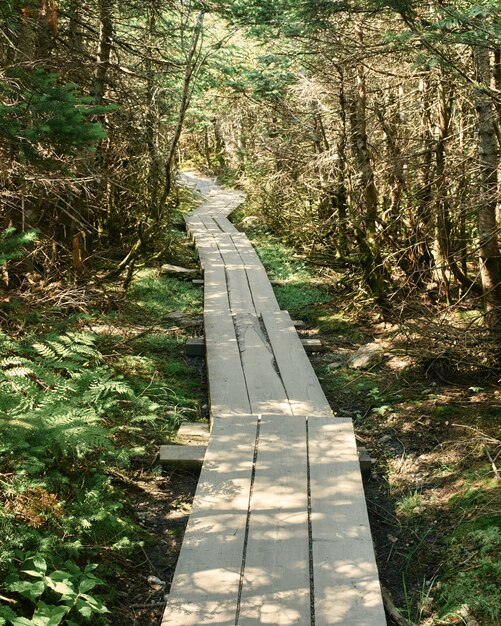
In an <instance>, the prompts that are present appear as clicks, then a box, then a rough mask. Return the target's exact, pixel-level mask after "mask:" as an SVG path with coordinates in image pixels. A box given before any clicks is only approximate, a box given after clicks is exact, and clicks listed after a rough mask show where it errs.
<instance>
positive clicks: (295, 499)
mask: <svg viewBox="0 0 501 626" xmlns="http://www.w3.org/2000/svg"><path fill="white" fill-rule="evenodd" d="M183 179H184V180H183V182H184V183H185V184H186V185H188V186H190V187H191V188H193V189H195V190H197V191H198V192H199V193H200V194H201V196H202V203H201V206H200V207H199V208H197V209H196V210H195V211H193V213H192V214H190V215H189V216H188V217H187V219H186V222H187V227H188V230H189V232H190V233H191V235H192V237H193V238H194V240H195V243H196V245H197V248H198V250H199V253H200V261H201V265H202V268H203V270H204V289H205V291H204V324H205V342H206V352H207V354H206V358H207V367H208V379H209V391H210V404H211V416H212V424H213V425H212V430H211V437H210V441H209V445H208V449H207V453H206V456H205V461H204V465H203V468H202V473H201V476H200V480H199V484H198V488H197V493H196V495H195V499H194V503H193V510H192V513H191V515H190V521H189V523H188V527H187V529H186V534H185V537H184V541H183V547H182V549H181V553H180V556H179V560H178V564H177V568H176V573H175V576H174V580H173V582H172V587H171V593H170V596H169V601H168V603H167V608H166V610H165V614H164V617H163V621H162V626H202V625H205V624H213V625H215V624H217V625H220V626H222V625H225V626H237V625H238V626H244V625H245V626H250V625H257V624H277V625H284V626H288V625H292V624H300V625H302V626H324V625H330V624H343V625H345V626H355V625H356V626H380V625H383V624H386V620H385V616H384V610H383V605H382V600H381V593H380V587H379V580H378V576H377V568H376V564H375V559H374V551H373V546H372V540H371V535H370V528H369V522H368V517H367V510H366V506H365V499H364V492H363V486H362V481H361V476H360V469H359V463H358V455H357V449H356V444H355V437H354V433H353V427H352V423H351V420H349V419H340V418H334V417H333V414H332V411H331V409H330V407H329V403H328V402H327V399H326V398H325V395H324V393H323V391H322V388H321V386H320V383H319V382H318V379H317V378H316V376H315V373H314V371H313V368H312V367H311V364H310V362H309V360H308V357H307V356H306V353H305V352H304V349H303V346H302V344H301V341H300V339H299V338H298V336H297V333H296V331H295V328H294V325H293V323H292V321H291V318H290V316H289V314H288V313H287V312H286V311H281V310H280V308H279V306H278V303H277V301H276V298H275V295H274V293H273V289H272V287H271V285H270V282H269V280H268V278H267V275H266V272H265V270H264V267H263V265H262V264H261V262H260V260H259V258H258V256H257V254H256V253H255V251H254V249H253V248H252V246H251V244H250V243H249V241H248V240H247V238H246V237H245V236H244V235H243V234H242V233H240V232H239V231H238V230H237V229H236V228H235V227H234V226H233V225H232V224H231V223H230V222H229V220H228V219H227V217H228V215H229V214H230V213H231V212H232V211H234V210H235V209H236V208H237V207H238V206H239V205H240V204H241V203H242V202H243V200H244V196H243V194H241V193H239V192H237V191H231V190H230V191H228V190H223V189H222V188H220V187H218V186H217V185H216V184H215V183H214V182H212V181H210V180H208V179H204V178H202V177H200V176H198V175H195V174H190V173H185V174H184V175H183Z"/></svg>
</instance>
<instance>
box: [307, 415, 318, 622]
mask: <svg viewBox="0 0 501 626" xmlns="http://www.w3.org/2000/svg"><path fill="white" fill-rule="evenodd" d="M305 421H306V484H307V490H308V558H309V565H310V622H311V626H315V622H316V618H315V565H314V563H313V525H312V521H311V517H312V512H311V471H310V431H309V423H308V418H306V420H305Z"/></svg>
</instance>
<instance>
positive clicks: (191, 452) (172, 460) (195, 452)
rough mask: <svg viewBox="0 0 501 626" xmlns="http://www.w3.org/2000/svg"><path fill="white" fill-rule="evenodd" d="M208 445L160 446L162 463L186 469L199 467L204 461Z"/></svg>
mask: <svg viewBox="0 0 501 626" xmlns="http://www.w3.org/2000/svg"><path fill="white" fill-rule="evenodd" d="M205 449H206V446H204V445H191V446H174V445H170V446H160V463H161V464H162V465H175V466H179V467H183V468H186V469H193V468H197V467H198V468H199V467H200V465H202V463H203V462H204V456H205Z"/></svg>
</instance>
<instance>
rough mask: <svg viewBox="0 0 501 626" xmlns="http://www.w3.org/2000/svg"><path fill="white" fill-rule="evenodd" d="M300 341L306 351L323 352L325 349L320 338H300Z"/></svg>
mask: <svg viewBox="0 0 501 626" xmlns="http://www.w3.org/2000/svg"><path fill="white" fill-rule="evenodd" d="M301 343H302V344H303V348H304V349H305V351H306V352H308V353H311V352H325V351H326V349H327V348H326V347H325V346H324V344H323V343H322V341H321V340H320V339H301Z"/></svg>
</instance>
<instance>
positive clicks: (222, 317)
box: [204, 311, 253, 416]
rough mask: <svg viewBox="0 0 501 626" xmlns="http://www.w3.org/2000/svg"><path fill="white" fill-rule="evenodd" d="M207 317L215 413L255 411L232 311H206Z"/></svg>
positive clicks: (207, 356) (208, 356) (218, 414)
mask: <svg viewBox="0 0 501 626" xmlns="http://www.w3.org/2000/svg"><path fill="white" fill-rule="evenodd" d="M204 319H205V337H206V340H205V341H206V358H207V373H208V381H209V395H210V405H211V413H212V415H214V416H223V415H246V414H249V413H252V412H253V411H252V410H251V406H250V402H249V395H248V391H247V381H246V379H245V376H244V371H243V366H242V360H241V356H240V350H239V344H238V341H237V337H236V334H235V327H234V324H233V319H232V317H231V315H229V314H224V313H220V312H218V311H215V312H211V311H206V313H205V317H204Z"/></svg>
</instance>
